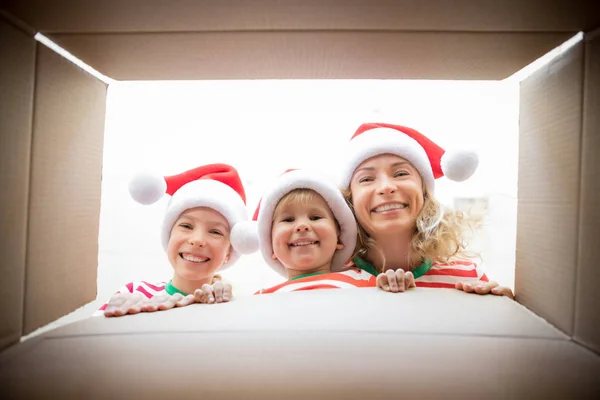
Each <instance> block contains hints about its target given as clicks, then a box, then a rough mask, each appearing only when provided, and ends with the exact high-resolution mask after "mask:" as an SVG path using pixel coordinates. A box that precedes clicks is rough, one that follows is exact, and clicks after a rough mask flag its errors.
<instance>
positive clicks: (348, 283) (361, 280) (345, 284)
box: [254, 268, 375, 294]
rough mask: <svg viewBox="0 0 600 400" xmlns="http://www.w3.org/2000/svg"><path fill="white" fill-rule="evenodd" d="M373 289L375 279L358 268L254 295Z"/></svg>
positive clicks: (312, 278) (331, 273)
mask: <svg viewBox="0 0 600 400" xmlns="http://www.w3.org/2000/svg"><path fill="white" fill-rule="evenodd" d="M362 287H375V277H374V276H373V275H371V274H370V273H368V272H366V271H363V270H361V269H358V268H351V269H349V270H346V271H342V272H330V273H325V274H319V275H309V276H305V277H299V278H296V279H292V280H289V281H286V282H283V283H280V284H279V285H277V286H273V287H271V288H268V289H261V290H259V291H258V292H256V293H254V294H268V293H285V292H296V291H299V290H317V289H347V288H362Z"/></svg>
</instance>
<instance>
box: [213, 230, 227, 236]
mask: <svg viewBox="0 0 600 400" xmlns="http://www.w3.org/2000/svg"><path fill="white" fill-rule="evenodd" d="M210 233H212V234H213V235H219V236H225V235H224V234H223V232H221V231H218V230H216V229H212V230H211V231H210Z"/></svg>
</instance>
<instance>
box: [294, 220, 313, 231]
mask: <svg viewBox="0 0 600 400" xmlns="http://www.w3.org/2000/svg"><path fill="white" fill-rule="evenodd" d="M309 230H310V225H308V224H307V223H306V222H300V223H298V225H296V232H308V231H309Z"/></svg>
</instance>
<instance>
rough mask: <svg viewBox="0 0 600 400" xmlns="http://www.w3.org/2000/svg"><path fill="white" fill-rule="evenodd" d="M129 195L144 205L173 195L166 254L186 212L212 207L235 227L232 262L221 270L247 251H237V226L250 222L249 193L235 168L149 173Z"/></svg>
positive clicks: (165, 220) (164, 232) (222, 166)
mask: <svg viewBox="0 0 600 400" xmlns="http://www.w3.org/2000/svg"><path fill="white" fill-rule="evenodd" d="M129 193H130V194H131V197H133V199H134V200H135V201H137V202H138V203H141V204H152V203H155V202H157V201H158V200H160V199H161V198H162V196H163V195H165V194H168V195H170V196H171V199H170V200H169V204H168V205H167V209H166V211H165V215H164V218H163V223H162V227H161V243H162V246H163V248H164V249H165V251H166V250H167V245H168V243H169V238H170V236H171V229H172V228H173V225H174V224H175V222H176V221H177V219H178V218H179V216H180V215H181V213H182V212H184V211H185V210H188V209H190V208H195V207H208V208H212V209H213V210H215V211H217V212H219V213H220V214H221V215H223V216H224V217H225V219H227V221H228V222H229V226H230V227H231V234H230V239H231V243H232V247H233V250H232V252H231V254H230V256H229V261H228V262H227V263H226V264H225V265H223V266H222V267H221V269H224V268H226V267H230V266H231V265H233V264H234V263H235V262H236V261H237V260H238V258H239V257H240V253H243V254H246V253H245V252H244V251H243V250H244V249H239V248H236V246H235V245H234V242H235V240H234V238H235V237H236V235H237V232H236V227H237V226H238V225H239V224H240V223H241V222H244V221H247V220H248V215H247V211H246V193H245V191H244V186H243V185H242V181H241V180H240V177H239V175H238V172H237V171H236V169H235V168H233V167H232V166H230V165H227V164H209V165H204V166H201V167H198V168H195V169H192V170H189V171H186V172H184V173H181V174H179V175H173V176H165V177H163V176H160V175H153V174H149V173H141V174H138V175H136V176H135V177H134V178H133V179H132V180H131V182H130V183H129Z"/></svg>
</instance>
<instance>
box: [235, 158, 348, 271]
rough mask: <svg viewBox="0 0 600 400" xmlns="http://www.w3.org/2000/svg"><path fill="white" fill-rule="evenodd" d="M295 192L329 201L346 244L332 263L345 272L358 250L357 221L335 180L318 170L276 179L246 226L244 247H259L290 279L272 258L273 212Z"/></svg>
mask: <svg viewBox="0 0 600 400" xmlns="http://www.w3.org/2000/svg"><path fill="white" fill-rule="evenodd" d="M294 189H311V190H314V191H315V192H317V193H318V194H319V195H321V197H323V199H324V200H325V202H327V205H328V206H329V208H330V209H331V211H332V213H333V216H334V217H335V219H336V220H337V222H338V224H339V226H340V242H341V243H342V244H343V245H344V248H343V249H341V250H336V252H335V254H334V256H333V259H332V262H331V270H332V271H334V272H336V271H340V270H342V269H343V267H344V264H345V263H346V262H347V261H348V260H349V259H350V257H351V256H352V254H353V252H354V248H355V247H356V237H357V227H356V220H355V219H354V214H353V213H352V210H351V209H350V208H349V207H348V204H347V203H346V200H344V196H342V193H341V192H340V189H339V188H338V187H337V186H336V185H335V183H334V182H333V181H332V180H330V179H329V178H327V177H325V176H324V175H323V174H322V173H319V172H317V171H310V170H297V169H293V170H287V171H286V172H284V173H283V174H282V175H281V176H280V177H279V178H278V179H277V180H276V182H275V183H274V185H273V186H272V187H271V188H270V189H269V190H268V191H267V193H266V194H265V195H264V196H263V197H262V199H261V200H260V202H259V203H258V206H257V207H256V211H255V212H254V217H253V221H252V222H247V223H246V224H247V225H248V226H249V227H248V228H247V229H244V233H245V234H246V237H245V238H244V240H245V243H244V245H245V246H247V247H250V248H256V247H259V248H260V251H261V253H262V256H263V258H264V260H265V261H266V262H267V264H268V265H269V266H270V267H271V268H273V269H274V270H275V271H276V272H278V273H279V274H280V275H282V276H284V277H286V278H287V272H286V270H285V267H284V266H283V264H281V262H279V260H273V258H272V257H271V256H272V255H273V246H272V241H271V229H272V225H273V213H274V212H275V208H276V207H277V204H278V203H279V201H280V200H281V199H282V198H283V197H284V196H285V195H286V194H288V193H289V192H291V191H292V190H294ZM238 239H239V237H238ZM232 242H233V241H232Z"/></svg>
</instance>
